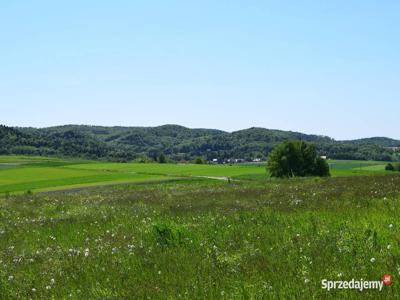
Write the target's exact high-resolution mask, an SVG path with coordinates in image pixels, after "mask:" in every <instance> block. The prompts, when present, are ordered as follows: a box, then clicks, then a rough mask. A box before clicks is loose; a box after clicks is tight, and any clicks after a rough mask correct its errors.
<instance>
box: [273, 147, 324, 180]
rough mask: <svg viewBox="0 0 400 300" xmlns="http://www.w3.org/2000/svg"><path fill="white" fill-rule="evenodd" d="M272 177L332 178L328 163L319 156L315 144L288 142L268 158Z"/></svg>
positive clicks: (274, 150)
mask: <svg viewBox="0 0 400 300" xmlns="http://www.w3.org/2000/svg"><path fill="white" fill-rule="evenodd" d="M267 168H268V170H269V172H270V173H271V176H272V177H280V178H282V177H294V176H300V177H304V176H321V177H323V176H330V172H329V165H328V163H327V162H326V161H325V160H324V159H322V158H321V157H319V156H318V154H317V150H316V148H315V146H314V145H313V144H309V143H306V142H303V141H287V142H284V143H282V144H280V145H278V146H276V147H275V148H274V149H273V150H272V152H271V153H270V155H269V157H268V163H267Z"/></svg>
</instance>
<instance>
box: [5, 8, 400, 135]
mask: <svg viewBox="0 0 400 300" xmlns="http://www.w3.org/2000/svg"><path fill="white" fill-rule="evenodd" d="M399 14H400V1H398V0H393V1H387V0H386V1H385V0H382V1H378V0H376V1H370V0H363V1H361V0H351V1H349V0H332V1H321V0H314V1H307V0H302V1H299V0H293V1H290V0H287V1H278V0H276V1H261V0H260V1H252V0H246V1H245V0H242V1H235V0H218V1H215V0H202V1H190V0H182V1H174V0H168V1H165V0H160V1H153V0H145V1H134V0H130V1H128V0H126V1H122V0H115V1H102V0H96V1H93V0H85V1H82V0H79V1H76V0H68V1H41V0H37V1H33V0H26V1H1V2H0V104H1V106H0V123H3V124H6V125H10V126H35V127H44V126H52V125H61V124H93V125H124V126H153V125H162V124H180V125H184V126H188V127H202V128H218V129H223V130H227V131H234V130H237V129H243V128H248V127H252V126H260V127H266V128H275V129H283V130H294V131H301V132H305V133H316V134H322V135H329V136H332V137H334V138H337V139H350V138H359V137H370V136H390V137H394V138H400V130H399V125H398V124H399V120H400V18H399Z"/></svg>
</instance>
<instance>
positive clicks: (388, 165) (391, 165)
mask: <svg viewBox="0 0 400 300" xmlns="http://www.w3.org/2000/svg"><path fill="white" fill-rule="evenodd" d="M385 170H386V171H394V166H393V164H391V163H388V164H387V165H386V167H385Z"/></svg>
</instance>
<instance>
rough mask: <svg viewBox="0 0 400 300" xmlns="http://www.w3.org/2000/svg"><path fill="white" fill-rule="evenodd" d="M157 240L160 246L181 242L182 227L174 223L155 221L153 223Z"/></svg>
mask: <svg viewBox="0 0 400 300" xmlns="http://www.w3.org/2000/svg"><path fill="white" fill-rule="evenodd" d="M153 228H154V231H155V234H156V239H157V242H158V243H160V244H161V245H162V246H174V245H175V246H176V245H180V244H182V243H183V237H184V231H185V230H184V227H183V226H179V225H177V224H174V223H157V224H154V225H153Z"/></svg>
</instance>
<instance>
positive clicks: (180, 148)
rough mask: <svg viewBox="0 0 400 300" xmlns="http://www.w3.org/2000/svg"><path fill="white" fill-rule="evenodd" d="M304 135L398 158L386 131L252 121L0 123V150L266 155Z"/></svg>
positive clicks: (337, 152) (111, 155) (348, 151)
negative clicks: (331, 131)
mask: <svg viewBox="0 0 400 300" xmlns="http://www.w3.org/2000/svg"><path fill="white" fill-rule="evenodd" d="M293 139H296V140H304V141H308V142H312V143H314V144H315V145H316V146H317V149H318V151H319V153H320V154H321V155H326V156H328V157H330V158H336V159H363V160H367V159H371V160H385V161H389V160H398V159H399V157H400V153H399V152H398V151H397V149H396V147H400V141H399V140H394V139H390V138H384V137H375V138H365V139H358V140H351V141H336V140H334V139H332V138H330V137H327V136H320V135H310V134H304V133H300V132H292V131H282V130H273V129H265V128H260V127H252V128H248V129H243V130H239V131H234V132H226V131H222V130H217V129H201V128H200V129H191V128H187V127H183V126H180V125H162V126H157V127H123V126H115V127H107V126H89V125H63V126H56V127H48V128H28V127H7V126H0V154H35V155H64V156H74V157H85V158H91V159H105V160H115V161H128V160H132V159H137V158H139V157H150V158H154V157H157V156H158V155H160V154H161V153H163V154H165V155H167V156H168V157H169V158H170V159H172V160H174V161H190V160H193V159H195V158H196V157H203V158H204V159H207V160H211V159H214V158H218V159H220V160H227V159H234V158H237V159H243V160H247V161H251V160H253V159H255V158H260V159H266V157H267V155H268V153H269V152H270V151H271V150H272V149H273V147H275V146H276V145H277V144H279V143H281V142H283V141H285V140H293Z"/></svg>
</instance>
